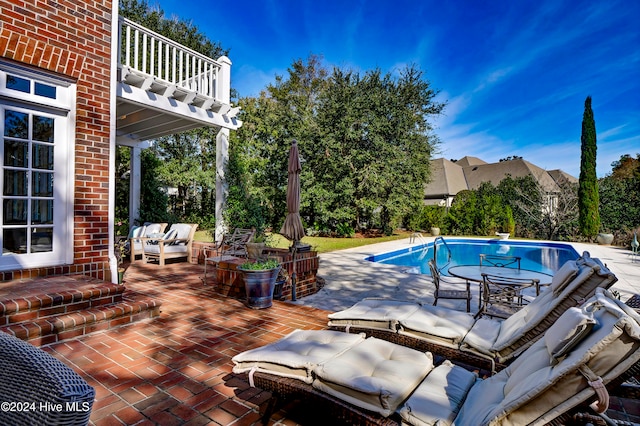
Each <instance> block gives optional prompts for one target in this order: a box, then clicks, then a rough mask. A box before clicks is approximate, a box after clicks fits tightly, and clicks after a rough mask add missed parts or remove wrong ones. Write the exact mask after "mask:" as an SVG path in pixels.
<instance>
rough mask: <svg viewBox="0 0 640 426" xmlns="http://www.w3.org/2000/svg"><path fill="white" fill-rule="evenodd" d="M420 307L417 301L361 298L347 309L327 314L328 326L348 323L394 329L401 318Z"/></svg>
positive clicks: (346, 324)
mask: <svg viewBox="0 0 640 426" xmlns="http://www.w3.org/2000/svg"><path fill="white" fill-rule="evenodd" d="M419 308H420V305H419V304H418V303H414V302H404V301H398V300H391V299H375V298H370V299H363V300H361V301H360V302H358V303H356V304H355V305H353V306H351V307H350V308H348V309H345V310H343V311H340V312H334V313H332V314H329V326H330V327H331V326H333V327H335V326H339V327H345V328H346V327H347V326H350V325H353V326H359V327H367V328H377V329H383V330H389V329H391V330H395V329H396V325H397V323H398V321H399V320H402V319H404V318H406V317H407V316H409V315H410V314H412V313H413V312H415V311H417V310H418V309H419Z"/></svg>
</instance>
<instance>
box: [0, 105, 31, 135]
mask: <svg viewBox="0 0 640 426" xmlns="http://www.w3.org/2000/svg"><path fill="white" fill-rule="evenodd" d="M4 135H5V136H7V137H10V138H22V139H27V138H28V137H29V115H28V114H25V113H24V112H17V111H11V110H5V112H4Z"/></svg>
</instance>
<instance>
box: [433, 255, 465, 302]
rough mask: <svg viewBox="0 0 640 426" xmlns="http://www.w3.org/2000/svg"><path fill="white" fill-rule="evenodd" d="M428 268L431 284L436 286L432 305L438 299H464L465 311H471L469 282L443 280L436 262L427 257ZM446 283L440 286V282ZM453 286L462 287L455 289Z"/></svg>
mask: <svg viewBox="0 0 640 426" xmlns="http://www.w3.org/2000/svg"><path fill="white" fill-rule="evenodd" d="M428 263H429V269H430V270H431V278H432V279H433V285H434V286H435V287H436V288H435V290H434V292H433V297H434V299H435V301H434V302H433V306H437V305H438V299H454V300H466V301H467V312H470V311H471V284H470V283H469V281H468V280H467V281H466V282H457V283H454V282H451V281H445V280H443V279H442V275H441V274H440V270H438V267H437V266H436V263H435V262H434V261H433V259H429V262H428ZM443 283H444V284H445V285H447V288H441V285H442V284H443ZM454 286H458V287H462V286H464V289H455V288H453V287H454Z"/></svg>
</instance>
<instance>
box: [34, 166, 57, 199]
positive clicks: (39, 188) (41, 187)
mask: <svg viewBox="0 0 640 426" xmlns="http://www.w3.org/2000/svg"><path fill="white" fill-rule="evenodd" d="M32 176H33V186H32V190H31V195H33V196H36V197H53V173H45V172H33V175H32Z"/></svg>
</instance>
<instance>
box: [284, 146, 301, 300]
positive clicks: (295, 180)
mask: <svg viewBox="0 0 640 426" xmlns="http://www.w3.org/2000/svg"><path fill="white" fill-rule="evenodd" d="M301 169H302V166H301V165H300V154H299V153H298V142H297V141H295V140H294V141H293V143H292V144H291V148H290V149H289V167H288V172H289V177H288V181H287V217H286V218H285V220H284V223H283V224H282V229H280V233H281V234H282V235H284V236H285V237H286V238H287V239H289V240H291V241H293V244H292V251H291V252H292V255H293V273H292V274H291V286H292V287H291V299H292V300H296V246H297V242H298V241H300V240H301V239H302V237H304V227H303V226H302V219H300V170H301Z"/></svg>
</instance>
